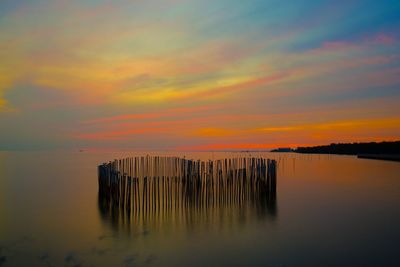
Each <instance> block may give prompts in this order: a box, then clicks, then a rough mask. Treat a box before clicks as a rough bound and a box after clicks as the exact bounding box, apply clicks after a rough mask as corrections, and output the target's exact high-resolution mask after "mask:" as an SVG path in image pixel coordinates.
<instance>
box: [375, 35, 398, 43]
mask: <svg viewBox="0 0 400 267" xmlns="http://www.w3.org/2000/svg"><path fill="white" fill-rule="evenodd" d="M370 41H371V42H372V43H374V44H382V45H392V44H394V43H395V42H396V39H395V38H394V37H393V36H390V35H388V34H386V33H379V34H377V35H375V36H374V37H372V38H371V40H370Z"/></svg>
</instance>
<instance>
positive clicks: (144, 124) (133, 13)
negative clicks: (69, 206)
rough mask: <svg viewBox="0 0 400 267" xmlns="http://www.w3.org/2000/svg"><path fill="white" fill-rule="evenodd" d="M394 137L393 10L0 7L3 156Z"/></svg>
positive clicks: (156, 0) (239, 5) (29, 1)
mask: <svg viewBox="0 0 400 267" xmlns="http://www.w3.org/2000/svg"><path fill="white" fill-rule="evenodd" d="M399 139H400V1H398V0H394V1H391V0H382V1H376V0H362V1H361V0H360V1H356V0H346V1H341V0H336V1H314V0H302V1H296V0H294V1H281V0H279V1H269V0H246V1H243V0H240V1H239V0H146V1H139V0H129V1H128V0H113V1H105V0H102V1H100V0H99V1H95V0H83V1H82V0H80V1H74V0H68V1H67V0H51V1H49V0H24V1H19V0H2V1H0V150H49V149H50V150H53V149H56V150H58V149H61V150H64V149H66V150H79V149H83V150H85V149H86V150H113V149H125V150H245V149H262V150H264V149H271V148H275V147H297V146H307V145H319V144H330V143H333V142H364V141H381V140H399Z"/></svg>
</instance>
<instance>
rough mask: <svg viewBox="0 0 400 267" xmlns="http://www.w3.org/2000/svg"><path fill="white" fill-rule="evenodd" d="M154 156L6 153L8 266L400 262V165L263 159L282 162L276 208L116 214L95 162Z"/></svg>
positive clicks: (0, 251) (2, 164)
mask: <svg viewBox="0 0 400 267" xmlns="http://www.w3.org/2000/svg"><path fill="white" fill-rule="evenodd" d="M145 154H146V153H122V152H121V153H85V152H84V153H61V152H57V153H56V152H29V153H28V152H15V153H14V152H0V266H201V267H203V266H400V245H399V244H400V228H399V226H400V208H399V205H400V164H399V163H396V162H386V161H377V160H366V159H357V158H355V157H351V156H329V155H298V154H291V153H288V154H272V153H253V154H252V155H263V156H265V157H267V158H274V159H277V161H278V164H279V166H278V179H277V180H278V185H277V196H276V200H275V203H274V207H273V208H272V209H271V207H265V210H261V211H260V210H259V209H258V210H257V212H254V210H252V209H251V207H248V210H246V209H240V210H239V209H237V210H236V209H235V208H232V207H231V208H226V207H219V208H215V210H212V211H210V212H208V213H203V212H202V211H198V210H193V211H191V212H190V214H189V215H187V216H182V215H176V216H169V217H165V216H161V215H160V216H153V217H151V218H150V219H149V218H147V219H144V218H141V219H140V220H139V219H136V220H131V221H128V220H126V219H123V218H120V217H118V218H116V217H113V216H109V214H107V213H106V212H104V209H102V206H101V203H99V199H98V185H97V165H98V164H100V163H102V162H106V161H109V160H112V159H114V158H122V157H125V156H133V155H145ZM151 154H157V155H178V156H186V158H193V159H212V158H214V159H218V158H224V157H229V156H238V154H237V153H222V152H221V153H216V152H214V153H173V152H160V153H151ZM246 155H248V154H246Z"/></svg>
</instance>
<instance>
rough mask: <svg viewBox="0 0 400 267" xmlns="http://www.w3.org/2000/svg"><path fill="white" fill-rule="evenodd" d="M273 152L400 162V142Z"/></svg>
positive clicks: (349, 144)
mask: <svg viewBox="0 0 400 267" xmlns="http://www.w3.org/2000/svg"><path fill="white" fill-rule="evenodd" d="M271 152H294V153H301V154H331V155H353V156H357V157H358V158H363V159H380V160H391V161H400V141H390V142H387V141H384V142H369V143H338V144H330V145H324V146H312V147H298V148H296V149H291V148H278V149H274V150H271Z"/></svg>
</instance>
